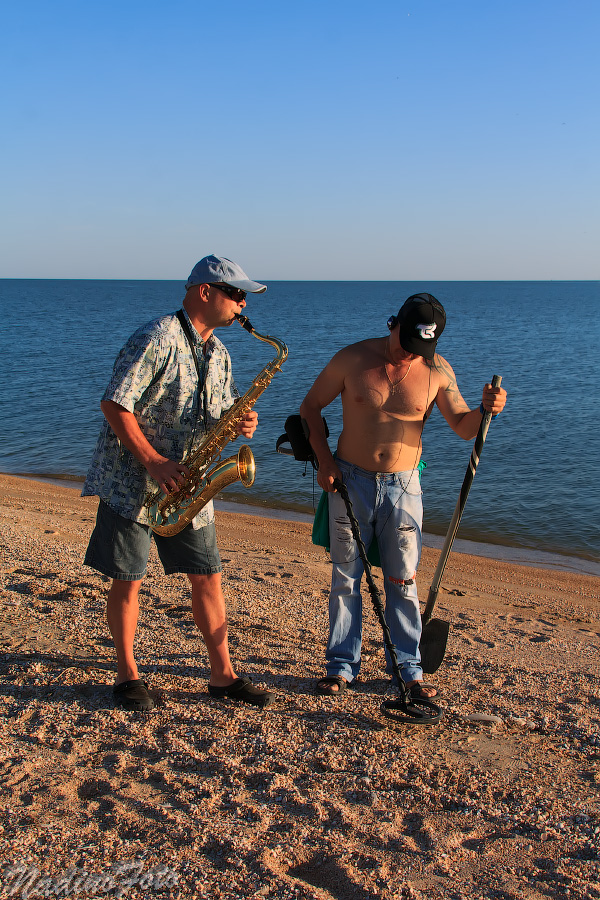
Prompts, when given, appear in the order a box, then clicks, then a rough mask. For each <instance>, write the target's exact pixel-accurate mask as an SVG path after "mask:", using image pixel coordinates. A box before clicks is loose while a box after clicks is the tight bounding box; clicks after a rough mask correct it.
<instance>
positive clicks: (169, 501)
mask: <svg viewBox="0 0 600 900" xmlns="http://www.w3.org/2000/svg"><path fill="white" fill-rule="evenodd" d="M236 319H237V320H238V322H239V323H240V325H241V326H242V328H245V329H246V331H249V332H250V334H251V335H253V337H255V338H257V339H258V340H259V341H265V342H266V343H267V344H271V346H272V347H275V349H276V350H277V356H276V357H275V359H273V360H272V361H271V362H270V363H268V365H266V366H265V367H264V369H262V370H261V371H260V372H259V373H258V375H257V376H256V378H255V379H254V381H253V382H252V386H251V387H250V388H249V389H248V390H247V391H246V393H245V394H244V396H243V397H240V399H239V400H238V401H237V402H236V403H234V405H233V406H232V407H231V409H229V410H228V411H227V412H226V413H225V414H224V415H223V416H221V418H220V419H219V421H218V422H217V424H216V425H215V427H214V428H213V429H212V431H209V432H208V434H206V435H205V436H204V437H203V438H202V441H201V442H200V444H199V445H198V447H197V448H196V450H194V451H193V452H192V453H191V454H190V455H189V456H188V457H186V459H184V460H183V464H184V465H185V466H187V467H188V469H189V475H187V476H186V478H185V481H183V482H182V483H181V484H180V485H179V486H178V487H177V488H176V490H174V491H171V492H170V493H168V494H165V493H164V492H163V491H161V490H157V491H155V492H154V493H151V494H148V496H147V497H146V504H145V505H146V506H147V507H148V515H149V517H150V526H151V528H152V530H153V531H155V532H156V533H157V534H162V535H165V536H171V535H173V534H178V533H179V532H180V531H182V530H183V529H184V528H185V527H186V525H189V523H190V522H191V521H192V519H193V518H194V516H196V515H197V514H198V513H199V512H200V510H201V509H202V508H203V507H204V506H206V504H207V503H208V501H209V500H211V499H212V497H214V495H215V494H217V493H218V492H219V491H221V490H222V489H223V488H225V487H227V485H228V484H232V483H233V482H234V481H238V480H240V481H241V482H242V484H243V485H244V486H245V487H250V486H251V485H252V484H254V477H255V474H256V464H255V462H254V456H253V454H252V450H251V449H250V447H248V445H247V444H243V445H242V446H241V447H240V449H239V450H238V452H237V453H236V454H235V455H234V456H230V457H228V458H227V459H224V460H222V461H221V451H222V450H223V448H224V447H225V445H226V444H228V443H229V441H231V440H233V439H234V438H236V437H237V431H236V426H237V423H238V422H239V421H240V419H242V418H243V417H244V416H245V415H246V413H247V412H248V411H249V410H250V409H252V407H253V406H254V404H255V403H256V401H257V400H258V398H259V397H260V395H261V394H262V393H263V391H264V390H266V388H267V387H268V386H269V384H270V382H271V379H272V378H273V376H274V375H275V373H276V372H278V371H279V369H280V368H281V366H282V365H283V363H284V362H285V361H286V359H287V355H288V349H287V347H286V345H285V344H284V343H283V341H278V340H277V338H274V337H270V336H269V335H263V334H259V333H258V332H257V331H255V330H254V328H253V327H252V325H251V324H250V322H249V320H248V318H247V317H246V316H242V315H237V314H236Z"/></svg>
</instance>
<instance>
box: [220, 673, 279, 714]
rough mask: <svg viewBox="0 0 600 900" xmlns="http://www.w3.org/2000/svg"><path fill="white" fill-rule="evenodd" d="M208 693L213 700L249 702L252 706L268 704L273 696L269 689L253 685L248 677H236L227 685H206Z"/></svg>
mask: <svg viewBox="0 0 600 900" xmlns="http://www.w3.org/2000/svg"><path fill="white" fill-rule="evenodd" d="M208 693H209V694H210V696H211V697H214V699H215V700H227V699H229V700H236V701H241V702H242V703H251V704H252V705H253V706H260V707H262V708H263V709H264V707H265V706H270V705H271V703H272V702H273V699H274V696H273V694H272V693H271V691H263V690H261V689H260V688H257V687H255V686H254V685H253V684H252V682H251V681H250V679H249V678H236V680H235V681H234V682H233V683H232V684H228V685H227V687H214V686H213V685H212V684H209V685H208Z"/></svg>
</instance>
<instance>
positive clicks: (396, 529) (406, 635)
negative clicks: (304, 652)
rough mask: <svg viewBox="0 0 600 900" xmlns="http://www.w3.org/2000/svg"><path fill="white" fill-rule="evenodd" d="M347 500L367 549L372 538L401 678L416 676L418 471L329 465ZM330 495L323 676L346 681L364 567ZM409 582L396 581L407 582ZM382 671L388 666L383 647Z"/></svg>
mask: <svg viewBox="0 0 600 900" xmlns="http://www.w3.org/2000/svg"><path fill="white" fill-rule="evenodd" d="M336 462H337V464H338V466H339V468H340V471H341V472H342V475H343V480H344V484H345V485H346V487H347V488H348V494H349V496H350V500H351V501H352V508H353V512H354V515H355V516H356V519H357V520H358V523H359V527H360V536H361V539H362V541H363V543H364V545H365V548H366V549H367V550H368V548H369V546H370V544H371V541H372V540H373V538H374V537H376V538H377V543H378V546H379V554H380V558H381V568H382V571H383V578H384V586H385V599H386V603H385V620H386V622H387V624H388V627H389V629H390V634H391V638H392V643H393V645H394V647H395V649H396V657H397V660H398V666H399V668H400V671H401V673H402V678H403V680H404V681H407V682H409V681H415V680H419V679H421V678H422V677H423V670H422V669H421V655H420V652H419V641H420V638H421V612H420V609H419V601H418V598H417V586H416V584H415V582H414V576H415V572H416V570H417V566H418V564H419V560H420V558H421V528H422V524H423V502H422V497H421V482H420V479H419V471H418V470H417V469H410V470H409V471H406V472H393V473H382V474H378V473H375V472H368V471H366V470H365V469H361V468H359V467H358V466H354V465H352V464H351V463H347V462H345V461H344V460H341V459H337V460H336ZM328 497H329V539H330V544H331V560H332V562H333V572H332V577H331V593H330V595H329V641H328V644H327V652H326V660H327V674H328V675H341V676H342V678H345V679H346V680H347V681H352V680H353V679H354V678H356V676H357V675H358V673H359V670H360V651H361V644H362V598H361V593H360V583H361V579H362V576H363V572H364V567H363V564H362V561H361V559H360V556H359V554H358V547H357V545H356V541H355V540H354V538H353V536H352V531H351V529H350V520H349V518H348V514H347V511H346V506H345V503H344V501H343V499H342V498H341V497H340V495H339V494H338V493H335V494H334V493H331V494H329V495H328ZM411 579H412V583H411V584H403V582H404V581H406V580H411ZM386 671H387V672H388V673H390V674H391V673H392V671H393V670H392V664H391V660H390V658H389V654H388V652H387V649H386Z"/></svg>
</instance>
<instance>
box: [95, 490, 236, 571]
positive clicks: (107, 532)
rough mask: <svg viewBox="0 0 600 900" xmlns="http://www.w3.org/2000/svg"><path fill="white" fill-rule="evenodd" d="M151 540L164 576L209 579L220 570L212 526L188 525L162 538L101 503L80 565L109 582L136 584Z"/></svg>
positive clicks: (145, 526)
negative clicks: (99, 574)
mask: <svg viewBox="0 0 600 900" xmlns="http://www.w3.org/2000/svg"><path fill="white" fill-rule="evenodd" d="M152 538H154V540H155V542H156V549H157V550H158V555H159V557H160V561H161V563H162V565H163V569H164V570H165V574H166V575H173V574H174V573H175V572H183V573H184V574H185V575H213V574H215V573H216V572H220V571H221V570H222V566H221V557H220V556H219V549H218V547H217V534H216V531H215V525H214V522H211V524H210V525H205V526H204V527H203V528H198V529H197V530H194V529H193V528H192V526H191V525H188V526H187V527H186V528H184V529H183V531H180V532H179V534H174V535H172V536H171V537H164V535H160V534H155V533H154V532H153V531H152V529H151V528H150V526H149V525H142V524H141V523H140V522H133V521H132V520H131V519H125V518H124V517H123V516H120V515H119V514H118V513H116V512H114V511H113V510H112V509H111V508H110V506H108V504H107V503H105V502H104V501H103V500H100V503H99V504H98V514H97V516H96V526H95V528H94V530H93V532H92V536H91V538H90V542H89V544H88V548H87V551H86V554H85V559H84V563H85V565H86V566H91V568H92V569H97V571H98V572H102V574H103V575H108V576H109V578H116V579H117V580H119V581H139V579H141V578H143V577H144V575H145V574H146V567H147V564H148V554H149V553H150V542H151V540H152Z"/></svg>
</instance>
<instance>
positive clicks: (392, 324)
mask: <svg viewBox="0 0 600 900" xmlns="http://www.w3.org/2000/svg"><path fill="white" fill-rule="evenodd" d="M398 321H399V319H398V316H390V317H389V319H388V320H387V327H388V328H389V330H390V331H393V330H394V328H395V327H396V325H397V324H398Z"/></svg>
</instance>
